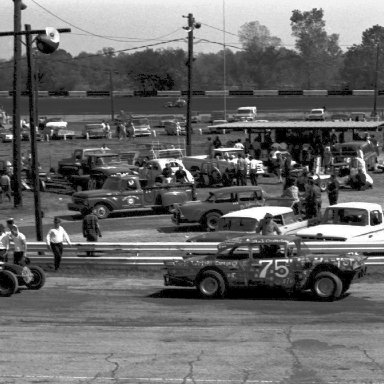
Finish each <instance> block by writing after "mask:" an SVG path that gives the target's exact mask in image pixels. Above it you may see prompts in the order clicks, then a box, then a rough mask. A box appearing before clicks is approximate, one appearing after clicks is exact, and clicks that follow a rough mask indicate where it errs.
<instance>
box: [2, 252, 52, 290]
mask: <svg viewBox="0 0 384 384" xmlns="http://www.w3.org/2000/svg"><path fill="white" fill-rule="evenodd" d="M27 261H28V264H27V265H25V266H21V265H16V264H11V263H5V262H0V296H10V295H12V294H14V293H16V292H17V291H18V289H19V287H21V286H25V287H27V288H29V289H33V290H36V289H40V288H42V287H43V286H44V284H45V272H44V270H43V269H42V268H40V267H38V266H37V265H33V264H30V263H29V260H28V259H27Z"/></svg>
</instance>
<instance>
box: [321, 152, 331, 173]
mask: <svg viewBox="0 0 384 384" xmlns="http://www.w3.org/2000/svg"><path fill="white" fill-rule="evenodd" d="M332 163H333V156H332V152H331V147H330V146H329V145H327V146H326V147H325V148H324V155H323V167H324V173H328V172H329V170H330V169H331V165H332Z"/></svg>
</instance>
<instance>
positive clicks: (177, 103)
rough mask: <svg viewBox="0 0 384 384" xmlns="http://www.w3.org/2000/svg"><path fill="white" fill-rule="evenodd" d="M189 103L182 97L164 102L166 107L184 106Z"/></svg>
mask: <svg viewBox="0 0 384 384" xmlns="http://www.w3.org/2000/svg"><path fill="white" fill-rule="evenodd" d="M186 105H187V101H186V100H185V99H183V98H182V97H179V98H178V99H176V100H175V101H168V102H167V103H165V104H164V107H165V108H183V107H185V106H186Z"/></svg>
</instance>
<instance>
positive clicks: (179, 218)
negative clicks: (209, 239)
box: [171, 211, 190, 225]
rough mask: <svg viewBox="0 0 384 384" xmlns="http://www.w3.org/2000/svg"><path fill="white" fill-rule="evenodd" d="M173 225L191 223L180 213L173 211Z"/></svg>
mask: <svg viewBox="0 0 384 384" xmlns="http://www.w3.org/2000/svg"><path fill="white" fill-rule="evenodd" d="M171 220H172V223H173V224H175V225H180V224H185V223H190V221H189V220H187V219H186V218H185V217H184V216H183V215H182V214H181V213H180V212H179V211H173V212H172V217H171Z"/></svg>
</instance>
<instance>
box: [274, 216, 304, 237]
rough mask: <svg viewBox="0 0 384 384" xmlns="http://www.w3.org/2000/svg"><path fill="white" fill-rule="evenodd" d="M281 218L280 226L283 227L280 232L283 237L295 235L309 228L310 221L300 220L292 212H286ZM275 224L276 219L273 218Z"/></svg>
mask: <svg viewBox="0 0 384 384" xmlns="http://www.w3.org/2000/svg"><path fill="white" fill-rule="evenodd" d="M278 216H279V222H278V224H279V225H281V227H280V230H281V232H282V234H283V235H292V234H295V233H296V232H297V231H298V230H299V229H302V228H306V227H308V220H299V219H298V218H297V216H295V214H294V213H293V211H292V212H286V213H283V214H282V215H278ZM273 220H274V221H275V222H277V221H276V219H275V217H273Z"/></svg>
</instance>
